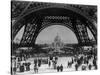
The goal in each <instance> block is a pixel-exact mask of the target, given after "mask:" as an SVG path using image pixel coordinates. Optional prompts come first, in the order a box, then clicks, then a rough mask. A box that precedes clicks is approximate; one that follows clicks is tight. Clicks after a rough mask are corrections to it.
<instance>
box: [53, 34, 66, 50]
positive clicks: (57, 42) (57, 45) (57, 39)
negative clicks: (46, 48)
mask: <svg viewBox="0 0 100 75" xmlns="http://www.w3.org/2000/svg"><path fill="white" fill-rule="evenodd" d="M63 46H64V43H63V42H62V40H61V38H60V36H59V35H58V34H57V36H56V37H55V39H54V42H53V43H52V44H51V48H52V49H54V52H62V51H61V50H60V49H61V48H63Z"/></svg>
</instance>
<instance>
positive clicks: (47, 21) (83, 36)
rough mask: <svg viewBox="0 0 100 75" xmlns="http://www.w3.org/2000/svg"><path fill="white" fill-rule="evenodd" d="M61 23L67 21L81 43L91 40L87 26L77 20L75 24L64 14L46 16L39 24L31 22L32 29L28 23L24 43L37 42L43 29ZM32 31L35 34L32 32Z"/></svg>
mask: <svg viewBox="0 0 100 75" xmlns="http://www.w3.org/2000/svg"><path fill="white" fill-rule="evenodd" d="M35 22H36V21H35ZM59 23H60V24H61V25H63V24H64V23H65V26H66V27H70V29H71V30H72V31H73V32H74V33H75V35H76V37H77V38H78V42H79V43H87V42H89V37H88V33H87V30H86V26H84V25H81V24H80V23H77V22H76V24H75V23H74V24H75V25H74V24H72V23H73V22H72V23H71V20H70V19H69V18H68V17H64V16H46V17H45V18H44V20H43V22H41V24H37V25H35V24H29V25H30V27H29V28H31V29H29V28H28V26H29V25H26V29H25V33H24V35H23V38H22V41H21V43H24V44H25V43H26V44H27V43H28V44H31V43H35V40H36V37H37V36H38V34H39V33H40V32H41V30H43V29H44V28H46V27H48V26H51V25H53V24H59ZM73 25H74V26H73ZM80 26H83V27H81V28H80ZM34 27H37V29H36V28H35V30H34ZM29 30H30V31H29ZM32 31H34V32H32ZM36 31H37V32H36ZM76 31H77V32H76ZM31 32H32V33H33V34H31ZM84 32H85V33H84ZM30 35H31V36H30ZM30 38H31V39H30ZM28 39H29V40H28Z"/></svg>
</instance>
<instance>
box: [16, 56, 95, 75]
mask: <svg viewBox="0 0 100 75" xmlns="http://www.w3.org/2000/svg"><path fill="white" fill-rule="evenodd" d="M71 58H72V57H59V58H58V63H57V65H61V64H62V65H63V66H64V70H63V71H75V67H74V65H75V63H74V64H73V65H72V67H71V68H67V63H68V61H70V60H71ZM33 60H34V58H30V59H28V61H30V62H31V63H33ZM91 61H92V60H91ZM91 61H90V62H89V63H91ZM33 66H34V65H31V66H30V67H31V70H30V71H28V72H22V73H19V72H17V73H16V75H33V74H34V70H33ZM92 69H94V68H92ZM78 70H81V66H80V67H79V69H78ZM87 70H88V68H87ZM48 72H49V73H50V72H57V70H54V69H53V68H52V66H51V67H49V66H48V64H45V65H41V67H40V68H39V70H38V73H48Z"/></svg>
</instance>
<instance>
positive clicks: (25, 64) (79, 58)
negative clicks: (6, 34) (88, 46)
mask: <svg viewBox="0 0 100 75" xmlns="http://www.w3.org/2000/svg"><path fill="white" fill-rule="evenodd" d="M29 58H34V57H31V55H22V56H20V57H17V56H15V57H13V58H12V67H11V72H12V75H15V74H16V72H25V71H30V70H33V73H38V72H39V68H40V67H41V65H42V64H43V62H42V61H43V59H42V58H34V60H33V63H31V62H30V61H27V60H28V59H29ZM70 58H71V60H68V62H65V63H66V64H67V66H66V67H67V69H69V68H72V67H73V65H74V68H75V70H76V71H78V70H79V68H81V70H87V69H88V70H91V69H97V55H94V54H78V55H77V54H75V55H74V56H71V57H70ZM45 60H47V64H48V67H49V68H52V69H54V70H56V71H57V72H63V70H64V69H65V68H64V67H65V65H63V64H62V63H61V64H59V65H57V63H58V60H59V56H58V57H57V56H50V57H49V58H47V59H45ZM31 65H34V67H33V68H32V69H31V68H30V66H31Z"/></svg>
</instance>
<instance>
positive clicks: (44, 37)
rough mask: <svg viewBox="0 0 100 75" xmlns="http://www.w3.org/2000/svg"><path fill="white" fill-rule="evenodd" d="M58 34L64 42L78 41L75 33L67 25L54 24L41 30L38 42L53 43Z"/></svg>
mask: <svg viewBox="0 0 100 75" xmlns="http://www.w3.org/2000/svg"><path fill="white" fill-rule="evenodd" d="M57 34H58V35H59V36H60V37H61V40H62V41H63V42H64V43H77V42H78V41H77V38H76V36H75V34H74V33H73V32H72V31H71V30H70V29H69V28H67V27H65V26H61V25H53V26H49V27H47V28H45V29H44V30H42V31H41V32H40V34H39V35H38V37H37V39H36V43H37V44H42V43H43V44H44V43H52V42H53V41H54V38H55V37H56V36H57Z"/></svg>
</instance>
